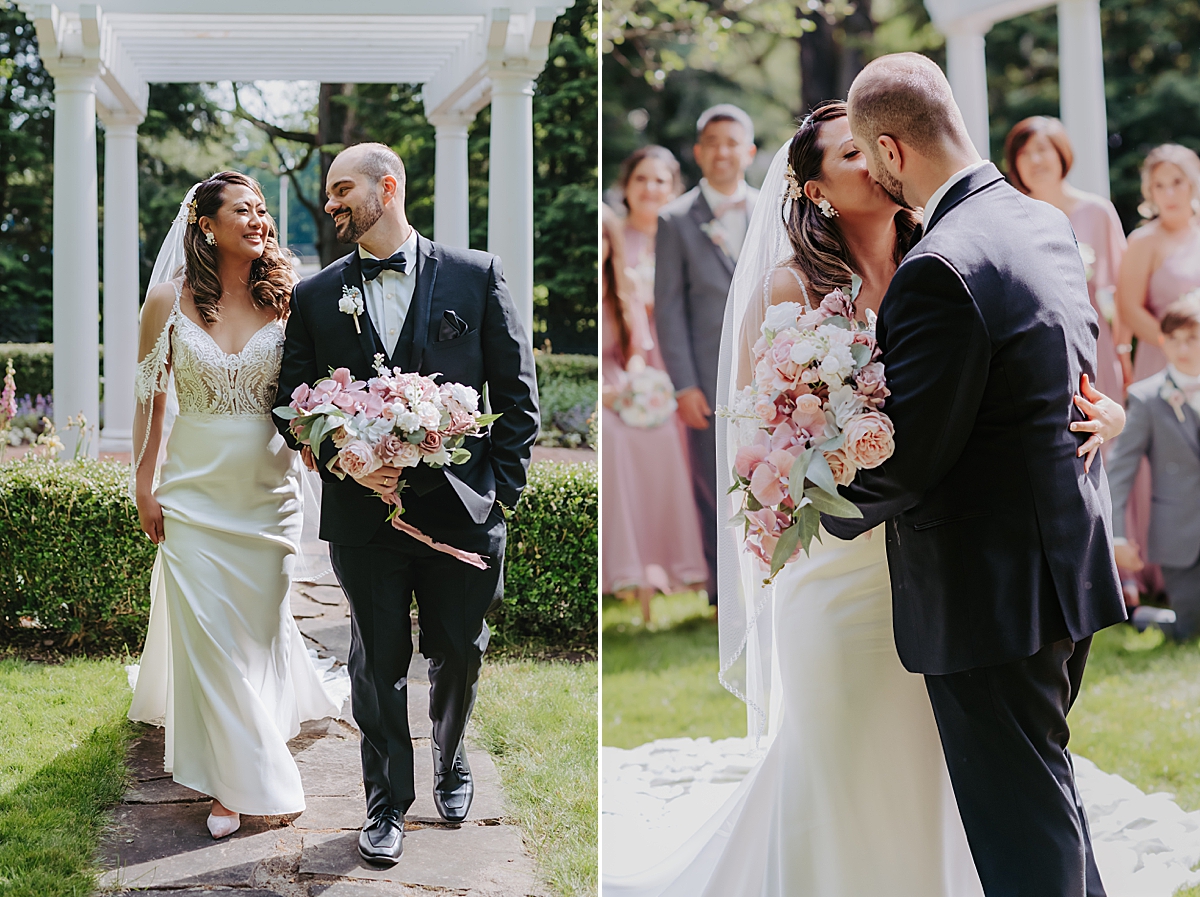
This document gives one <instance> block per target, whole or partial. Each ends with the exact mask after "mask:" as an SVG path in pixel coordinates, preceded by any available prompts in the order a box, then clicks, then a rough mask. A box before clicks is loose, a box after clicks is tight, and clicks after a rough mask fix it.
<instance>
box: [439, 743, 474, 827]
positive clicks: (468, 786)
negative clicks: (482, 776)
mask: <svg viewBox="0 0 1200 897" xmlns="http://www.w3.org/2000/svg"><path fill="white" fill-rule="evenodd" d="M430 744H432V745H433V805H434V806H435V807H437V811H438V813H440V814H441V817H442V818H443V819H445V820H446V821H447V822H462V821H463V820H464V819H466V818H467V811H468V810H470V809H471V798H473V797H474V796H475V782H474V780H472V778H471V767H470V766H468V765H467V752H466V750H465V749H464V748H463V747H462V745H461V744H460V745H459V748H458V754H457V755H455V757H454V761H453V762H452V763H449V764H446V763H444V762H443V756H442V752H441V751H440V750H439V749H438V746H437V745H436V744H433V740H432V739H430Z"/></svg>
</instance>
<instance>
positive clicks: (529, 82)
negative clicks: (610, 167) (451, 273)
mask: <svg viewBox="0 0 1200 897" xmlns="http://www.w3.org/2000/svg"><path fill="white" fill-rule="evenodd" d="M538 71H540V68H539V69H538V70H534V69H533V68H532V67H513V68H508V67H501V66H496V67H493V68H492V70H491V73H490V74H491V79H492V131H491V151H490V155H489V161H488V252H491V253H494V254H496V255H498V256H500V260H501V261H502V262H503V264H504V273H505V276H506V278H507V280H508V289H509V290H510V291H511V293H512V297H513V301H514V302H515V303H516V306H517V312H518V314H520V316H521V320H522V321H524V323H525V327H526V328H527V330H528V332H529V335H530V337H532V336H533V82H534V78H536V77H537V74H538Z"/></svg>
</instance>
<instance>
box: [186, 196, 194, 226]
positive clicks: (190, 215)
mask: <svg viewBox="0 0 1200 897" xmlns="http://www.w3.org/2000/svg"><path fill="white" fill-rule="evenodd" d="M187 207H188V224H195V223H196V200H194V199H193V200H192V201H191V202H189V203H188V204H187Z"/></svg>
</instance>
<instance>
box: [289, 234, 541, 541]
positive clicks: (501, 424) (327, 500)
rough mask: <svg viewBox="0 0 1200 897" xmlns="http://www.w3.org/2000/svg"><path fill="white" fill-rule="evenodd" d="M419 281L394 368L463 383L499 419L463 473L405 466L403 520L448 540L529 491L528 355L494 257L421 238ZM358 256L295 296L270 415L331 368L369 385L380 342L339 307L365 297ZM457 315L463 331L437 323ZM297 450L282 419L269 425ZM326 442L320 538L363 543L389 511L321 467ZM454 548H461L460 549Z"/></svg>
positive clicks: (531, 394) (533, 416)
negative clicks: (354, 293) (345, 293)
mask: <svg viewBox="0 0 1200 897" xmlns="http://www.w3.org/2000/svg"><path fill="white" fill-rule="evenodd" d="M416 264H417V268H416V275H417V283H416V288H415V290H414V291H413V298H412V303H411V304H410V306H409V309H408V314H407V315H406V316H405V319H404V327H403V329H402V330H401V332H400V336H399V338H398V340H397V342H396V348H395V350H394V352H393V353H392V356H391V357H390V358H389V359H388V364H389V365H391V366H399V367H400V368H401V369H403V370H405V371H417V372H419V373H421V374H434V373H438V374H441V377H440V378H439V380H438V382H441V383H463V384H465V385H467V386H472V387H474V388H475V389H476V390H477V391H479V393H480V394H481V395H482V394H483V393H484V392H485V388H486V394H487V399H488V403H489V405H490V410H491V411H492V412H493V413H496V414H500V415H501V417H500V419H499V420H497V421H496V422H495V423H493V424H492V425H491V427H490V428H489V432H487V433H486V434H484V435H481V436H477V437H468V439H467V440H466V442H465V444H464V448H466V449H467V450H468V451H469V452H470V453H471V458H470V460H469V461H467V462H466V463H465V464H462V465H453V466H452V465H447V466H445V467H442V468H440V469H434V468H431V467H429V466H428V465H425V464H420V465H418V466H417V467H413V468H406V469H405V472H404V475H403V481H404V482H405V483H406V484H407V486H406V488H405V489H404V490H403V491H402V492H401V499H402V501H403V502H404V508H405V518H404V519H405V520H406V521H407V522H409V523H411V524H412V525H414V526H416V527H418V528H420V529H421V530H423V531H424V532H425V533H426V534H427V535H430V536H433V537H435V538H442V539H446V540H453V534H454V532H455V531H456V530H460V529H462V528H463V527H470V526H482V525H484V524H485V522H486V521H487V520H488V516H489V515H490V514H491V512H492V509H493V505H494V504H495V502H496V501H500V502H501V503H502V504H504V505H505V506H507V507H510V508H511V507H513V506H514V505H516V503H517V499H518V498H519V497H520V494H521V490H522V489H524V488H525V478H526V473H527V471H528V468H529V455H530V450H531V448H532V446H533V442H534V439H535V438H536V437H537V433H538V426H539V418H538V401H537V377H536V373H535V370H534V362H533V349H532V348H531V345H530V341H529V336H528V334H527V333H526V332H525V327H524V325H523V324H522V323H521V320H520V318H519V317H518V315H517V311H516V307H515V306H514V305H513V301H512V297H511V296H509V293H508V287H507V286H506V284H505V282H504V274H503V272H502V271H501V268H500V259H499V258H497V257H496V256H494V255H489V254H487V253H484V252H475V251H472V250H463V249H453V248H451V247H449V246H442V245H440V244H438V243H433V242H430V241H429V240H426V239H425V238H424V237H421V236H419V235H418V237H417V260H416ZM362 283H363V281H362V271H361V270H360V268H359V256H358V251H357V249H356V250H355V251H354V252H352V253H350V255H347V256H346V257H345V258H342V259H339V260H337V261H336V262H334V263H333V264H331V265H329V266H328V267H326V268H325V269H324V270H322V271H319V272H318V273H316V274H314V275H312V276H311V277H306V278H305V279H304V280H302V281H300V282H299V283H298V284H296V287H295V289H294V290H293V291H292V300H291V314H290V317H289V318H288V323H287V340H286V342H285V344H284V350H283V363H282V365H281V367H280V371H279V396H278V399H277V400H276V403H275V404H276V407H279V406H280V405H286V404H288V402H290V401H291V394H292V391H293V390H294V389H295V388H296V387H297V386H299V385H300V384H301V383H307V384H309V385H310V386H311V385H312V384H313V383H315V382H316V381H317V380H320V379H323V378H325V377H328V376H329V372H330V371H331V370H332V369H334V368H339V367H345V368H349V369H350V372H351V373H352V374H353V375H354V376H355V377H356V378H358V379H360V380H367V379H370V378H371V377H373V376H375V371H374V368H373V361H374V357H375V355H376V353H378V352H383V348H382V343H381V342H380V340H379V337H378V336H377V335H376V333H375V329H374V327H373V326H372V324H371V320H370V316H369V315H368V314H366V313H363V314H360V315H359V316H358V320H359V324H360V329H361V331H362V332H361V333H358V332H356V331H355V327H354V319H353V317H352V316H351V315H348V314H345V313H343V312H342V311H340V310H339V308H338V302H339V300H340V299H341V297H342V288H343V287H344V286H351V287H358V288H359V290H360V291H361V290H362ZM448 312H453V314H454V315H456V316H457V318H458V319H459V320H460V321H462V322H464V323H465V325H466V327H465V328H464V329H462V332H458V331H457V329H456V328H454V327H448V326H443V322H444V321H445V320H446V318H447V313H448ZM275 423H276V425H277V426H278V427H279V431H280V432H281V433H282V434H283V435H284V438H285V439H287V440H288V442H289V444H291V445H292V447H293V448H296V447H297V444H296V442H295V439H294V438H293V436H292V434H291V432H290V431H289V430H288V427H287V422H286V421H283V420H280V419H279V418H275ZM335 451H336V450H335V449H334V447H333V444H332V440H326V441H325V442H324V443H323V444H322V446H321V459H320V460H321V465H320V471H321V476H322V479H324V481H325V487H324V489H323V490H322V498H321V538H322V539H324V540H325V541H327V542H334V543H337V544H340V545H365V544H366V543H367V542H369V541H370V539H371V537H372V536H373V535H374V534H375V532H376V530H377V529H378V528H379V526H380V524H381V523H383V521H384V518H385V517H386V516H387V514H388V511H389V510H390V509H389V508H388V506H387V505H385V504H384V503H383V502H382V501H380V500H379V498H378V497H377V496H376V495H374V494H373V493H372V492H371V491H370V490H368V489H366V488H365V487H363V486H360V485H359V484H358V483H356V482H355V481H354V480H352V479H350V478H349V477H346V478H345V479H338V478H337V477H336V476H335V475H334V474H332V473H330V472H329V471H328V470H326V467H325V463H326V462H327V461H329V459H331V458H332V457H333V455H334V453H335ZM456 544H457V543H456Z"/></svg>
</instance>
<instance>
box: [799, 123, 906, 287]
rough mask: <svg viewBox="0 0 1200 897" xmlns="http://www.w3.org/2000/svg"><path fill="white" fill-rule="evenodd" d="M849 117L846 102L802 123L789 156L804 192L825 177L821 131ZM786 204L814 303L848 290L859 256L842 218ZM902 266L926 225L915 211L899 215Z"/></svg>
mask: <svg viewBox="0 0 1200 897" xmlns="http://www.w3.org/2000/svg"><path fill="white" fill-rule="evenodd" d="M845 117H846V104H845V103H844V102H842V101H841V100H826V101H825V102H823V103H819V104H818V105H817V106H816V107H815V108H814V109H813V111H812V112H811V113H810V114H809V115H808V116H807V117H806V118H805V119H804V121H802V122H801V123H800V127H799V129H798V130H797V131H796V134H795V136H794V137H792V146H791V149H789V150H788V164H789V165H791V167H792V171H794V172H795V173H796V180H797V181H798V183H799V184H800V186H801V187H803V186H804V185H805V184H806V183H807V182H808V181H819V180H820V179H821V176H822V174H823V168H822V165H823V162H824V159H825V147H824V146H822V145H821V139H820V138H821V126H822V125H824V124H826V123H827V122H831V121H837V120H838V119H839V118H845ZM790 204H791V208H790V209H788V204H787V203H785V204H784V210H785V211H784V225H785V227H786V228H787V234H788V239H789V240H791V243H792V259H791V263H792V265H793V266H794V267H795V268H796V269H797V270H798V271H799V272H800V274H801V275H802V276H803V277H804V281H805V284H806V285H807V286H808V289H809V296H810V299H811V301H813V302H820V301H821V297H822V296H824V295H826V294H827V293H831V292H833V290H835V289H837V288H839V287H841V288H843V289H845V288H846V287H847V286H848V285H849V283H850V277H851V275H852V274H853V273H854V255H853V253H852V252H851V251H850V246H849V245H848V244H847V243H846V238H845V236H844V235H843V234H842V229H841V228H840V227H839V226H838V220H837V218H826V217H825V216H824V215H822V214H821V210H820V209H818V208H817V207H816V206H815V205H814V204H813V203H811V202H809V200H808V199H807V198H800V199H795V200H791V201H790ZM895 220H896V250H895V259H896V264H897V265H899V264H900V262H901V260H902V259H903V258H904V254H905V253H906V252H907V251H908V247H909V245H910V244H911V242H912V236H913V232H914V231H915V230H916V229H917V226H918V225H919V224H920V219H919V218H918V217H917V216H916V214H914V213H913V212H912V211H911V210H910V209H900V210H899V211H897V212H896V219H895Z"/></svg>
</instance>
